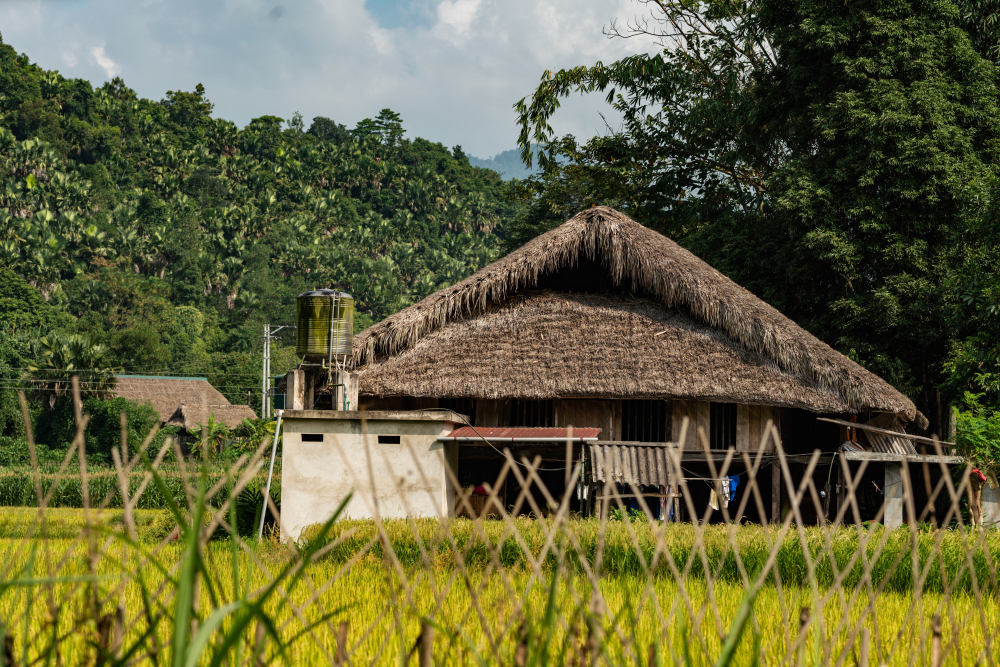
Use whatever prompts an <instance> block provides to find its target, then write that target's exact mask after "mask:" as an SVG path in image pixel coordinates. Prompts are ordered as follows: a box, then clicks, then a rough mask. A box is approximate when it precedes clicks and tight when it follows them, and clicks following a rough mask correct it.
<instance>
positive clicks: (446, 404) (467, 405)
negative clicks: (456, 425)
mask: <svg viewBox="0 0 1000 667" xmlns="http://www.w3.org/2000/svg"><path fill="white" fill-rule="evenodd" d="M438 407H439V408H444V409H445V410H451V411H452V412H457V413H458V414H460V415H465V416H466V417H468V418H469V423H470V424H472V425H473V426H475V425H476V399H474V398H442V399H440V400H439V401H438Z"/></svg>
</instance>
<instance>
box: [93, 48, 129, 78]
mask: <svg viewBox="0 0 1000 667" xmlns="http://www.w3.org/2000/svg"><path fill="white" fill-rule="evenodd" d="M90 55H92V56H94V60H95V61H97V64H98V65H100V66H101V69H103V70H104V73H105V74H107V75H108V78H109V79H113V78H115V77H116V76H118V74H120V73H121V71H122V68H121V67H120V66H119V65H118V63H116V62H115V61H114V60H112V59H111V58H109V57H108V55H107V54H106V53H104V47H103V46H95V47H94V48H92V49H91V50H90Z"/></svg>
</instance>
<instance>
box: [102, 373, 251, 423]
mask: <svg viewBox="0 0 1000 667" xmlns="http://www.w3.org/2000/svg"><path fill="white" fill-rule="evenodd" d="M114 394H115V395H116V396H120V397H122V398H127V399H128V400H130V401H135V402H137V403H149V404H151V405H152V406H153V409H155V410H156V411H157V412H158V413H160V422H161V423H162V424H171V425H176V426H181V427H182V429H183V430H184V431H185V432H186V431H188V430H190V429H191V428H192V427H194V426H195V425H196V424H204V423H207V422H208V415H209V414H212V415H214V416H215V419H216V421H217V422H221V423H223V424H225V425H226V426H228V427H229V428H234V427H236V426H238V425H239V424H240V422H242V421H243V420H244V419H256V418H257V414H256V413H255V412H254V411H253V409H252V408H250V406H248V405H232V404H231V403H230V402H229V401H228V400H227V399H226V397H225V396H223V395H222V393H220V392H219V390H218V389H216V388H215V387H213V386H212V384H211V383H210V382H209V381H208V378H203V377H169V376H152V375H121V376H118V378H116V383H115V389H114Z"/></svg>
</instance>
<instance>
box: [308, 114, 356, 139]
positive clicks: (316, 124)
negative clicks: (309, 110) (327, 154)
mask: <svg viewBox="0 0 1000 667" xmlns="http://www.w3.org/2000/svg"><path fill="white" fill-rule="evenodd" d="M307 134H310V135H312V136H314V137H316V138H317V139H319V140H320V141H329V142H330V143H333V144H342V143H344V142H346V141H350V139H351V133H350V132H349V131H348V130H347V128H346V127H344V126H343V125H342V124H340V123H336V122H334V121H332V120H330V119H329V118H326V117H325V116H316V117H315V118H313V120H312V125H310V126H309V130H308V131H307Z"/></svg>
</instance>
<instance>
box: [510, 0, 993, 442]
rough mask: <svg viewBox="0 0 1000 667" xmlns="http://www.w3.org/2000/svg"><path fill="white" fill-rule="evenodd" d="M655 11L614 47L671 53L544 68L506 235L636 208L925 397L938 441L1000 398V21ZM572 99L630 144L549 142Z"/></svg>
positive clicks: (746, 2)
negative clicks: (533, 154)
mask: <svg viewBox="0 0 1000 667" xmlns="http://www.w3.org/2000/svg"><path fill="white" fill-rule="evenodd" d="M648 6H649V7H651V8H652V9H653V15H652V17H650V19H651V20H650V21H648V22H645V23H643V22H640V23H639V24H637V25H636V24H632V26H631V27H630V28H621V29H619V27H618V26H617V25H616V26H612V29H611V32H612V33H613V34H617V35H620V36H636V35H640V36H641V35H642V34H643V33H645V35H646V36H647V37H652V38H654V39H657V40H659V42H660V43H661V44H662V45H663V47H664V48H663V49H662V50H661V51H660V52H658V53H653V54H648V55H646V54H640V55H636V56H632V57H628V58H625V59H623V60H621V61H618V62H614V63H611V64H603V63H596V64H595V65H593V66H589V67H578V68H574V69H569V70H563V71H559V72H556V73H551V72H547V73H546V75H545V76H544V77H543V79H542V82H541V84H540V85H539V87H538V89H537V90H536V91H535V92H534V94H533V95H532V96H531V97H530V98H526V99H525V100H522V101H521V102H520V103H519V104H518V105H517V107H518V110H519V112H520V122H521V130H522V133H521V145H522V148H524V149H527V148H528V146H529V145H530V144H529V142H539V143H541V144H542V145H543V148H544V149H545V150H544V151H543V153H542V155H541V156H540V163H541V166H542V172H541V173H540V174H539V175H538V176H536V177H534V178H533V179H531V180H530V181H529V182H528V183H527V184H526V185H525V186H524V187H523V189H522V195H521V196H522V198H523V199H524V200H525V201H526V202H527V204H528V210H527V212H526V213H525V214H524V215H523V216H521V217H520V218H519V219H518V221H517V223H516V224H515V225H514V226H513V227H512V229H511V232H510V234H509V238H510V239H512V241H514V242H520V241H522V240H523V239H525V238H529V237H531V236H533V235H535V234H537V233H538V232H540V231H543V230H545V229H548V228H550V227H551V226H553V225H555V224H557V223H558V222H559V221H561V220H562V219H563V218H564V216H565V215H566V214H567V213H568V212H569V211H572V210H578V209H579V208H582V207H584V206H588V205H590V204H591V203H601V204H609V205H613V206H617V207H621V208H623V209H625V210H626V211H628V212H629V213H630V214H632V215H634V216H635V217H636V218H637V219H638V220H639V221H640V222H643V223H644V224H647V225H650V226H653V227H655V228H658V229H660V230H662V231H664V232H665V233H667V234H668V235H670V236H672V237H673V238H675V239H676V240H678V241H679V242H680V243H682V244H684V245H685V246H687V247H689V248H691V249H692V250H694V251H695V252H697V253H698V254H700V255H701V256H703V257H704V258H705V259H707V260H708V261H709V262H710V263H711V264H713V265H714V266H715V267H717V268H719V269H720V270H722V271H724V272H726V273H727V274H728V275H730V276H731V277H733V278H734V279H735V280H736V281H737V282H739V283H740V284H743V285H745V286H746V287H748V288H749V289H751V290H753V291H754V292H755V293H757V294H758V295H760V296H762V297H763V298H764V299H765V300H766V301H768V302H769V303H771V304H773V305H775V306H776V307H778V308H779V309H780V310H781V311H783V312H784V313H785V314H787V315H788V316H790V317H791V318H792V319H794V320H796V321H797V322H799V323H800V324H802V325H803V326H804V327H806V328H807V329H809V330H810V331H812V332H813V333H815V334H816V335H818V336H819V337H820V338H822V339H823V340H825V341H827V342H828V343H830V344H832V345H833V346H834V347H836V348H837V349H839V350H840V351H842V352H844V353H845V354H848V355H849V356H851V357H853V358H855V359H856V360H858V361H860V362H861V363H863V364H864V365H866V366H867V367H868V368H870V369H872V370H873V371H875V372H877V373H879V374H880V375H882V376H883V377H885V378H886V379H888V380H889V381H890V382H892V383H893V384H894V385H895V386H897V387H898V388H899V389H901V390H902V391H904V392H906V393H907V394H909V395H910V396H911V397H912V398H913V399H914V400H915V401H916V402H917V404H918V407H919V408H920V409H921V411H923V412H924V413H925V414H926V415H927V417H928V418H929V419H930V422H931V430H933V431H935V432H941V431H942V430H943V429H945V428H947V415H948V404H949V403H950V402H952V401H961V400H962V396H963V395H964V392H965V391H966V390H968V389H972V390H974V391H976V392H980V393H981V392H989V393H990V394H991V400H993V401H1000V392H998V391H997V389H998V384H1000V382H998V379H997V378H998V377H1000V374H998V370H1000V363H998V359H1000V345H998V341H1000V337H998V336H997V334H998V333H1000V319H998V318H1000V308H998V306H997V304H998V303H1000V302H998V298H1000V296H998V295H1000V272H998V271H997V268H998V257H1000V252H998V245H997V236H996V231H995V228H996V224H995V211H996V205H997V197H996V194H997V177H998V175H1000V170H998V166H1000V114H998V101H1000V94H998V93H1000V88H998V85H997V65H996V59H995V55H996V50H997V45H998V44H1000V40H998V39H997V32H996V30H997V26H996V21H995V20H993V18H991V17H993V15H992V14H990V15H987V14H985V13H984V12H983V11H981V10H980V8H979V5H977V4H976V3H974V2H965V3H962V2H958V3H956V2H953V1H952V0H892V1H890V2H885V1H882V0H878V1H876V0H863V1H860V2H850V3H828V2H817V1H815V0H791V1H789V0H732V1H727V2H715V1H707V2H702V1H696V2H684V3H673V2H657V3H649V5H648ZM572 92H582V93H591V92H601V93H606V95H607V100H608V102H609V103H611V104H613V105H614V107H615V108H616V109H617V110H618V111H619V112H620V113H621V114H622V116H623V122H622V125H621V127H620V129H618V130H616V131H613V132H610V133H608V134H607V135H606V136H601V137H596V138H594V139H592V140H590V141H588V142H587V143H586V144H583V145H580V144H578V143H577V142H576V140H575V139H574V138H573V137H562V138H556V137H554V136H553V135H552V130H551V127H550V126H549V119H550V118H551V117H552V115H553V114H554V113H555V112H556V110H557V108H558V106H559V100H560V99H561V98H563V97H565V96H566V95H568V94H570V93H572ZM524 156H525V158H526V159H529V158H530V156H529V154H528V152H527V150H525V153H524ZM552 158H561V159H562V162H561V163H556V162H555V161H554V160H553V159H552Z"/></svg>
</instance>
